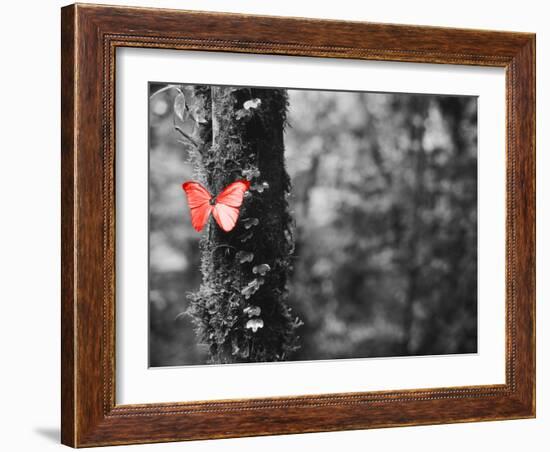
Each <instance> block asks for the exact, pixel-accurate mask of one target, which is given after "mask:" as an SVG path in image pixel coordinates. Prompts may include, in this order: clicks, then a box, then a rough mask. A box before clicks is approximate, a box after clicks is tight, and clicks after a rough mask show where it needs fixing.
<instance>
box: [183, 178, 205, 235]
mask: <svg viewBox="0 0 550 452" xmlns="http://www.w3.org/2000/svg"><path fill="white" fill-rule="evenodd" d="M182 188H183V190H184V191H185V194H186V195H187V204H189V210H190V212H191V224H192V225H193V227H194V228H195V230H196V231H197V232H200V231H202V229H203V228H204V225H205V224H206V223H207V222H208V217H209V216H210V213H211V212H212V206H211V205H210V200H211V199H212V195H211V194H210V192H209V191H208V190H207V189H206V188H204V187H203V186H202V185H201V184H199V183H198V182H185V183H184V184H183V185H182Z"/></svg>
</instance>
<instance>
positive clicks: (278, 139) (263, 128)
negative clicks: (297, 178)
mask: <svg viewBox="0 0 550 452" xmlns="http://www.w3.org/2000/svg"><path fill="white" fill-rule="evenodd" d="M195 95H196V96H197V97H198V98H199V100H200V101H201V102H200V104H202V108H203V116H204V118H205V122H204V123H203V124H201V126H200V127H201V129H200V134H199V135H200V137H201V141H202V142H201V144H200V146H199V153H200V160H199V159H197V160H196V162H195V165H196V174H197V175H198V177H202V178H203V179H204V180H203V182H205V183H206V185H207V186H208V188H209V190H210V191H211V193H212V194H213V195H217V194H218V193H219V192H220V191H221V190H223V188H225V187H226V186H227V185H228V184H230V183H232V182H234V181H236V180H240V179H245V178H247V179H248V180H250V182H251V188H250V191H249V193H248V194H247V196H246V197H245V201H244V204H243V206H242V207H241V213H240V217H239V221H238V223H237V225H236V227H235V228H234V229H233V230H232V231H231V232H229V233H227V232H224V231H222V230H221V229H220V228H219V227H218V225H217V224H216V223H215V221H214V220H213V219H212V218H211V219H210V222H209V224H208V229H207V231H206V233H205V235H204V236H203V238H202V241H201V272H202V278H203V279H202V284H201V287H200V289H199V290H198V291H197V292H195V293H193V294H191V296H190V297H191V301H192V302H191V307H190V309H189V311H188V312H189V314H190V315H191V316H192V318H193V320H194V322H195V324H196V327H197V334H198V338H199V341H200V342H202V343H204V344H207V345H208V347H209V351H210V359H211V361H212V362H214V363H231V362H261V361H278V360H283V359H288V357H289V354H290V353H291V352H292V351H294V350H295V349H296V348H297V339H298V338H297V335H296V328H297V326H299V323H300V322H299V321H298V319H297V318H294V317H293V316H292V315H291V312H290V309H289V307H288V305H287V303H286V300H287V296H288V290H287V279H288V273H289V270H290V265H291V262H290V257H291V254H292V252H293V237H292V231H291V227H290V223H291V217H290V215H289V213H288V204H287V201H286V196H287V194H288V193H289V190H290V179H289V176H288V174H287V172H286V170H285V166H284V141H283V131H284V127H285V120H286V109H287V95H286V91H285V90H275V89H251V88H231V87H200V86H199V87H196V88H195Z"/></svg>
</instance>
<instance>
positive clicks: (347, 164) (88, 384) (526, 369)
mask: <svg viewBox="0 0 550 452" xmlns="http://www.w3.org/2000/svg"><path fill="white" fill-rule="evenodd" d="M61 32H62V150H61V154H62V369H61V370H62V372H61V374H62V382H61V384H62V430H61V431H62V442H63V443H64V444H66V445H70V446H73V447H86V446H102V445H115V444H134V443H149V442H162V441H180V440H196V439H212V438H227V437H238V436H254V435H271V434H285V433H301V432H319V431H336V430H349V429H365V428H377V427H391V426H404V425H423V424H440V423H451V422H469V421H485V420H504V419H521V418H530V417H534V416H535V36H534V35H533V34H528V33H513V32H496V31H480V30H463V29H448V28H436V27H419V26H408V25H386V24H373V23H360V22H339V21H328V20H312V19H299V18H280V17H265V16H246V15H236V14H218V13H206V12H189V11H177V10H161V9H146V8H126V7H109V6H95V5H79V4H76V5H71V6H67V7H65V8H63V9H62V30H61Z"/></svg>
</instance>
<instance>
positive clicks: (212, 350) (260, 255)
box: [147, 82, 478, 367]
mask: <svg viewBox="0 0 550 452" xmlns="http://www.w3.org/2000/svg"><path fill="white" fill-rule="evenodd" d="M147 95H148V97H149V219H148V221H149V366H150V367H162V366H184V365H203V364H232V363H259V362H277V361H304V360H329V359H350V358H355V359H358V358H374V357H388V358H389V357H399V356H420V355H442V354H465V353H476V352H477V336H478V331H477V301H478V300H477V226H478V225H477V132H478V124H477V107H478V106H477V97H475V96H454V95H439V94H437V95H436V94H415V93H377V92H347V91H329V90H323V91H320V90H306V89H290V88H280V87H249V86H214V85H200V84H189V83H180V82H177V83H173V82H166V83H164V82H150V83H149V89H148V93H147Z"/></svg>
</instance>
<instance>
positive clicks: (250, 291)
mask: <svg viewBox="0 0 550 452" xmlns="http://www.w3.org/2000/svg"><path fill="white" fill-rule="evenodd" d="M263 283H264V279H263V278H255V279H253V280H252V281H250V282H249V283H248V284H247V285H246V287H245V288H244V289H242V290H241V293H242V294H243V295H244V298H245V299H247V300H248V299H249V298H250V297H251V296H252V295H254V294H255V293H256V291H257V290H258V289H259V288H260V286H261V285H262V284H263Z"/></svg>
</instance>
